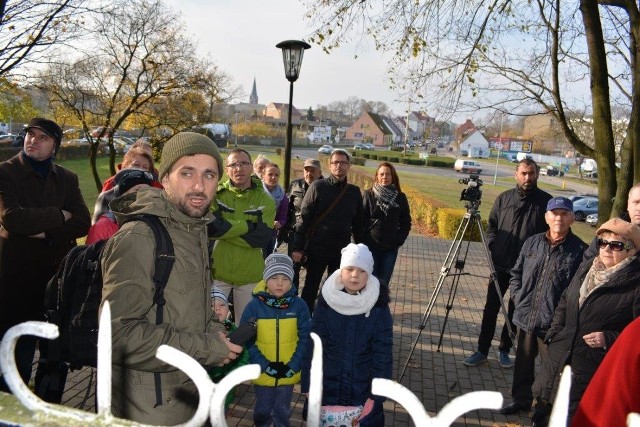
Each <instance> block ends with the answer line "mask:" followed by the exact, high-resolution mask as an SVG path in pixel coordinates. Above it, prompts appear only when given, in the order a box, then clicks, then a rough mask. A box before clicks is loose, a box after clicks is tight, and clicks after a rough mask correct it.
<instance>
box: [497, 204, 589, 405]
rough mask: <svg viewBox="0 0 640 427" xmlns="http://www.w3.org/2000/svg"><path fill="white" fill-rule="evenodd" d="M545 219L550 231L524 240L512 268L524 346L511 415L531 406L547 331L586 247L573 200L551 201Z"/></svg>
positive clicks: (519, 353)
mask: <svg viewBox="0 0 640 427" xmlns="http://www.w3.org/2000/svg"><path fill="white" fill-rule="evenodd" d="M544 219H545V221H546V223H547V224H548V225H549V230H547V231H546V232H544V233H539V234H536V235H533V236H531V237H529V238H528V239H527V240H526V241H525V242H524V245H523V246H522V250H521V251H520V255H519V256H518V259H517V260H516V263H515V265H514V267H513V268H512V269H511V280H510V281H509V291H510V292H511V300H512V301H513V303H514V306H515V311H514V313H513V323H514V324H515V325H516V326H517V327H518V347H517V350H516V360H515V366H514V370H513V384H512V387H511V397H512V398H513V402H512V403H510V404H509V405H507V406H505V407H504V408H502V409H501V410H500V412H501V413H502V414H505V415H513V414H517V413H518V412H520V411H529V410H530V409H531V403H532V401H533V394H532V392H531V386H532V385H533V381H534V379H535V375H534V374H535V361H536V356H537V355H538V353H540V357H542V358H544V357H546V353H547V345H546V344H545V343H544V336H545V334H546V333H547V330H548V329H549V327H550V326H551V322H552V320H553V312H554V310H555V308H556V306H557V305H558V302H559V301H560V296H561V295H562V292H563V291H564V290H565V289H566V288H567V286H569V283H570V282H571V279H572V278H573V275H574V274H575V272H576V270H577V269H578V266H579V265H580V262H581V261H582V254H583V252H584V250H585V248H586V245H585V244H584V242H583V241H582V240H581V239H580V238H578V237H577V236H576V235H575V234H573V233H572V232H571V224H573V222H574V220H575V218H574V215H573V203H572V202H571V200H569V199H567V198H565V197H554V198H552V199H551V200H549V202H548V203H547V212H546V213H545V215H544Z"/></svg>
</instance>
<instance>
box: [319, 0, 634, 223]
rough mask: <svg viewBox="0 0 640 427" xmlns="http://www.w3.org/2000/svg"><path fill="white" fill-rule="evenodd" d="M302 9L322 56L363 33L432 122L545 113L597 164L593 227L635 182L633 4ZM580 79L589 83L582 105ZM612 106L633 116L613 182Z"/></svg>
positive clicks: (340, 3) (538, 1)
mask: <svg viewBox="0 0 640 427" xmlns="http://www.w3.org/2000/svg"><path fill="white" fill-rule="evenodd" d="M307 3H308V5H309V6H310V7H309V9H308V14H307V16H308V18H309V19H311V20H313V21H314V22H315V23H316V25H317V30H316V32H315V36H314V38H313V41H315V42H317V43H319V44H321V45H322V46H323V48H324V49H325V50H327V51H331V50H332V49H335V48H337V47H338V46H339V45H340V43H341V42H342V41H343V40H345V39H346V38H347V37H352V35H353V33H356V34H361V35H363V36H370V37H371V38H372V39H373V40H374V42H375V44H376V48H378V49H380V50H382V51H386V52H390V53H392V60H391V62H390V64H389V76H390V80H391V83H392V85H393V86H394V87H395V88H396V89H397V90H398V91H399V92H400V93H403V94H404V95H405V96H407V97H408V99H412V100H413V101H415V100H416V98H418V99H421V100H422V102H426V101H427V100H428V102H429V104H428V105H429V106H428V109H429V110H431V109H436V110H437V112H436V116H437V117H447V116H448V115H451V114H453V113H454V112H460V111H477V110H478V109H481V108H491V109H494V110H496V111H498V112H501V113H505V114H514V112H515V114H522V115H524V114H525V111H531V110H535V111H536V112H538V113H550V114H552V115H553V116H554V117H555V118H556V120H557V121H558V123H560V126H561V128H562V132H563V134H564V136H565V138H566V139H567V140H568V141H569V142H570V144H571V145H572V146H573V147H575V148H576V149H577V150H578V151H580V152H581V153H583V154H584V155H586V156H588V157H593V158H595V159H596V161H597V162H598V166H599V174H598V176H599V181H598V191H599V194H600V197H601V203H600V216H601V218H603V219H605V218H608V217H609V215H610V213H613V214H614V215H616V214H618V213H619V212H620V211H621V210H623V209H624V206H625V204H626V193H627V191H628V189H629V186H630V185H631V183H632V182H634V181H636V182H637V181H639V180H640V154H639V153H638V152H639V151H640V150H639V149H638V142H637V141H638V137H639V136H640V123H638V122H640V120H639V119H638V113H639V112H640V111H639V110H638V108H637V107H636V104H640V101H638V100H637V98H638V96H639V95H640V90H638V89H640V87H638V85H639V84H640V79H639V77H640V67H638V65H639V64H637V63H636V62H637V61H639V60H640V59H639V58H640V55H639V54H640V52H638V51H637V49H638V43H637V40H638V37H640V22H638V17H639V16H640V13H639V10H638V5H637V4H636V3H633V2H627V1H613V0H611V1H609V0H602V1H600V2H598V1H597V0H580V1H579V2H578V1H575V0H574V1H565V2H561V1H560V0H552V1H545V0H534V1H531V2H525V1H519V2H515V3H514V2H513V1H508V0H471V1H464V2H463V1H459V0H452V1H449V2H439V1H435V0H426V1H423V0H418V1H412V0H391V1H389V2H384V3H382V4H378V3H376V4H373V3H372V2H352V1H349V0H327V1H323V2H321V3H320V4H318V3H317V2H311V1H308V2H307ZM371 29H373V30H371ZM587 79H588V80H587ZM586 81H589V82H590V84H589V87H590V93H589V95H588V96H587V97H585V96H584V94H583V92H584V88H585V87H586V85H585V82H586ZM637 87H638V88H637ZM612 104H613V105H615V106H616V107H620V106H622V107H626V109H628V110H629V111H630V113H631V114H630V115H629V116H628V126H627V132H626V138H625V140H624V142H623V144H622V150H621V158H622V168H621V170H620V171H619V173H617V172H616V167H615V163H614V162H615V156H616V154H615V149H614V141H615V134H614V132H613V130H612V120H613V118H612V113H611V105H612ZM518 112H520V113H518ZM585 117H589V118H590V119H591V120H592V122H593V132H594V137H593V140H594V141H595V146H593V147H591V146H589V145H588V144H587V143H585V141H584V140H582V139H581V138H580V137H579V135H578V134H577V133H576V130H575V127H574V123H576V120H577V121H580V120H582V118H585Z"/></svg>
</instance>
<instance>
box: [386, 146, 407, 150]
mask: <svg viewBox="0 0 640 427" xmlns="http://www.w3.org/2000/svg"><path fill="white" fill-rule="evenodd" d="M402 150H404V148H403V147H402V146H401V145H397V146H393V147H391V149H390V150H389V151H402Z"/></svg>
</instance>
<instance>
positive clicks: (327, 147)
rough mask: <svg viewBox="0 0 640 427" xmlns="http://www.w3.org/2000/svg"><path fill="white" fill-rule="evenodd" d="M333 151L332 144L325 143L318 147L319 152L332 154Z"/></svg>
mask: <svg viewBox="0 0 640 427" xmlns="http://www.w3.org/2000/svg"><path fill="white" fill-rule="evenodd" d="M332 151H333V147H332V146H331V145H323V146H322V147H320V148H318V153H320V154H331V152H332Z"/></svg>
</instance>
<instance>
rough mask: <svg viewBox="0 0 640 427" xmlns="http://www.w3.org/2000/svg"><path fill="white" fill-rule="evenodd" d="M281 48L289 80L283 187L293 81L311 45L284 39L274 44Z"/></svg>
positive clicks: (286, 174)
mask: <svg viewBox="0 0 640 427" xmlns="http://www.w3.org/2000/svg"><path fill="white" fill-rule="evenodd" d="M276 47H277V48H278V49H282V60H283V61H284V75H285V77H286V78H287V80H289V114H288V116H287V140H286V141H285V146H284V188H285V189H287V188H289V178H290V176H291V144H292V136H291V134H292V128H291V109H292V108H293V107H292V105H293V82H295V81H296V80H298V76H299V75H300V67H301V66H302V56H303V55H304V51H305V50H306V49H309V48H310V47H311V45H310V44H308V43H305V42H303V41H300V40H286V41H283V42H280V43H278V44H277V45H276Z"/></svg>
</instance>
